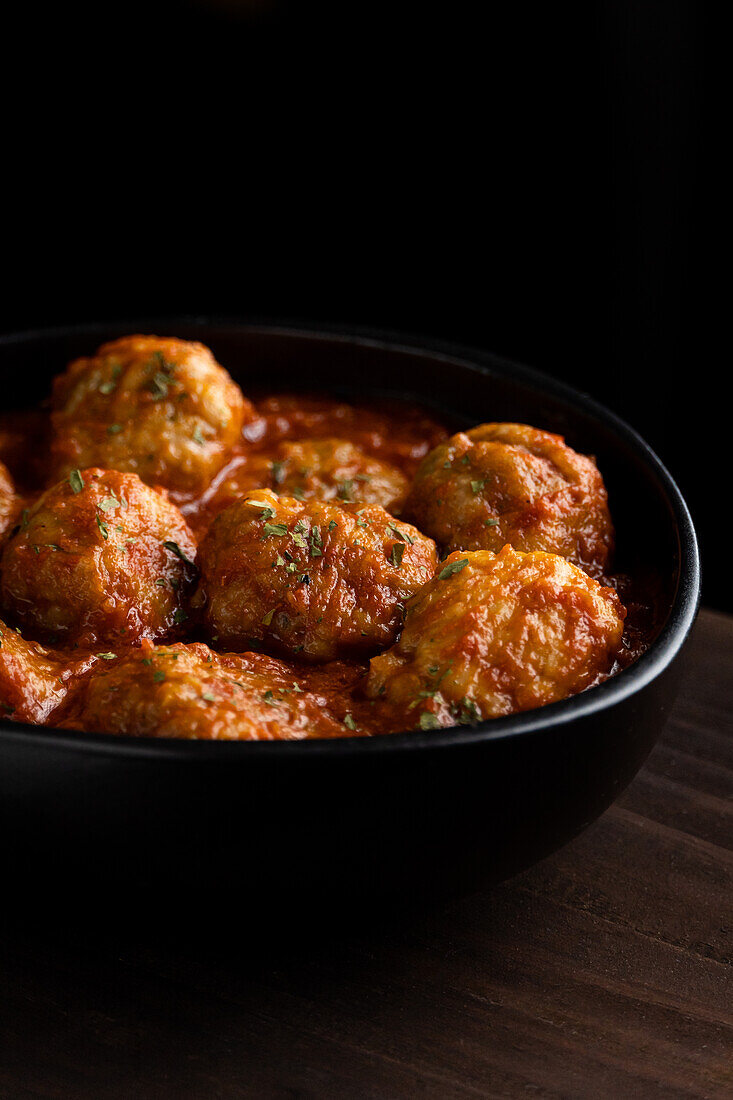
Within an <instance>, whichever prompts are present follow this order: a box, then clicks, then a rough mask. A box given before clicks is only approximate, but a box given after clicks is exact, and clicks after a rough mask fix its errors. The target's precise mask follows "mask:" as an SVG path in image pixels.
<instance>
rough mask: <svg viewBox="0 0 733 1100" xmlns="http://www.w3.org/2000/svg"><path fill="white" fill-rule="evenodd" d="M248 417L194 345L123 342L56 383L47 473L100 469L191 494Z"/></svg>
mask: <svg viewBox="0 0 733 1100" xmlns="http://www.w3.org/2000/svg"><path fill="white" fill-rule="evenodd" d="M253 415H254V413H253V409H252V406H251V405H250V404H249V402H248V401H246V400H245V399H244V397H243V396H242V393H241V391H240V389H239V387H238V386H237V385H236V384H235V383H234V382H233V381H232V379H231V378H230V377H229V375H228V374H227V372H226V371H225V370H224V368H223V367H220V366H219V364H218V363H217V362H216V360H215V359H214V357H213V355H212V354H211V352H210V351H209V349H208V348H206V347H204V346H203V344H196V343H190V342H189V341H186V340H171V339H160V338H158V337H156V336H125V337H123V338H122V339H121V340H115V341H113V342H112V343H110V344H104V345H103V346H102V347H101V348H100V349H99V351H98V352H97V354H96V355H94V356H92V358H90V359H77V360H75V361H74V362H73V363H71V364H70V366H69V367H68V369H67V370H66V372H65V374H62V375H60V376H59V377H58V378H57V379H56V381H55V383H54V390H53V412H52V415H51V423H52V428H53V439H52V443H51V461H52V466H53V471H54V477H55V478H56V477H62V476H64V475H65V474H68V473H69V471H70V470H72V469H75V468H77V467H83V466H104V467H106V468H107V469H114V470H124V471H128V472H131V473H136V474H138V475H139V476H140V477H141V478H142V479H143V481H145V482H147V483H148V484H149V485H162V486H164V487H165V488H167V489H170V490H172V491H174V492H177V493H180V494H182V495H185V494H194V493H201V492H203V490H204V489H205V488H206V486H207V485H208V484H209V482H210V481H211V479H212V478H213V476H214V475H215V474H216V473H217V471H218V470H220V469H221V467H222V466H223V465H224V463H225V462H226V459H227V456H228V454H229V452H230V451H231V449H232V447H233V446H234V444H235V443H236V442H237V440H238V439H239V438H240V433H241V428H242V423H243V421H244V420H245V418H246V419H250V418H251V417H252V416H253Z"/></svg>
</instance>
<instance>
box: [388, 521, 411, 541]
mask: <svg viewBox="0 0 733 1100" xmlns="http://www.w3.org/2000/svg"><path fill="white" fill-rule="evenodd" d="M387 526H388V527H389V529H390V531H391V532H392V534H393V535H394V537H395V538H396V539H399V540H400V542H409V544H410V546H412V545H414V542H415V540H414V538H413V537H412V535H410V534H408V533H407V531H400V529H399V527H395V525H394V524H393V523H388V524H387Z"/></svg>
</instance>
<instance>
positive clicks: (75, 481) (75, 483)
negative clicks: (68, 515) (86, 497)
mask: <svg viewBox="0 0 733 1100" xmlns="http://www.w3.org/2000/svg"><path fill="white" fill-rule="evenodd" d="M69 485H70V486H71V488H72V489H73V490H74V492H75V493H80V492H81V491H82V489H83V488H84V478H83V477H82V476H81V473H80V472H79V470H72V471H71V473H70V474H69Z"/></svg>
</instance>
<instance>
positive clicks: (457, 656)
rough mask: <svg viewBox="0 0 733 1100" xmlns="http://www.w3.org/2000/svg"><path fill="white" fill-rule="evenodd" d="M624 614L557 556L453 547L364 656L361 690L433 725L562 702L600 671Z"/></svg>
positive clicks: (608, 593)
mask: <svg viewBox="0 0 733 1100" xmlns="http://www.w3.org/2000/svg"><path fill="white" fill-rule="evenodd" d="M624 616H625V610H624V608H623V607H622V605H621V603H620V601H619V599H618V596H617V595H616V593H615V592H614V591H613V589H611V588H603V587H602V586H601V585H600V584H599V583H598V582H597V581H595V580H593V579H592V578H591V577H589V576H588V575H587V574H586V573H584V572H583V571H582V570H581V569H579V568H578V567H577V566H575V565H573V564H572V563H571V562H569V561H566V559H565V558H561V557H558V556H557V555H556V554H545V553H543V552H541V551H534V552H532V553H527V554H524V553H521V552H520V551H517V550H513V549H512V547H510V546H505V547H504V549H503V550H502V551H501V553H499V554H494V553H492V552H491V551H490V550H477V551H469V552H468V553H465V552H458V551H457V552H456V553H454V554H451V555H450V557H448V558H447V559H446V561H445V562H444V563H442V564H441V566H440V567H439V569H438V571H437V572H436V575H435V577H433V579H432V580H431V581H429V583H428V584H426V585H425V586H424V588H422V589H421V590H420V592H419V593H418V594H417V595H416V596H415V597H414V598H413V599H412V600H411V601H410V602H409V604H408V605H407V617H406V620H405V628H404V630H403V632H402V635H401V637H400V640H399V641H398V642H397V644H396V645H395V646H393V648H392V649H390V650H389V651H388V652H386V653H383V654H381V655H380V656H378V657H375V658H373V659H372V661H371V666H370V670H369V676H368V679H367V684H366V692H367V695H368V696H369V697H370V698H372V699H378V700H381V701H382V702H383V703H385V704H387V707H388V709H389V710H390V711H392V712H396V713H397V714H399V715H401V716H402V717H403V718H404V726H403V728H405V729H407V728H411V727H418V726H419V727H421V728H422V729H432V728H436V727H438V726H452V725H456V724H460V723H462V722H474V721H479V720H481V719H485V718H496V717H499V716H500V715H503V714H513V713H514V712H516V711H523V710H531V709H533V708H534V707H539V706H543V705H544V704H545V703H552V702H555V701H556V700H558V699H564V698H566V696H568V695H574V694H575V693H576V692H579V691H583V690H584V688H587V687H589V686H590V685H591V684H593V683H594V682H595V681H597V680H598V679H599V678H600V677H601V676H602V675H603V674H604V673H607V672H608V671H609V670H610V668H611V666H612V664H613V660H614V657H615V655H616V653H617V652H618V650H619V647H620V645H621V635H622V633H623V620H624Z"/></svg>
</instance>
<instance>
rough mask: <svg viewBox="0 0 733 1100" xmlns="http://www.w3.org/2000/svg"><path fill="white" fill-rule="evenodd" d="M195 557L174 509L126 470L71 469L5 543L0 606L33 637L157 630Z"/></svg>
mask: <svg viewBox="0 0 733 1100" xmlns="http://www.w3.org/2000/svg"><path fill="white" fill-rule="evenodd" d="M195 555H196V543H195V541H194V538H193V535H192V534H191V531H190V530H189V528H188V526H187V525H186V522H185V520H184V519H183V516H182V515H181V513H180V512H179V511H178V509H177V508H176V507H175V506H174V505H173V504H171V503H170V501H168V500H166V498H165V497H164V496H162V495H161V494H160V493H157V492H155V490H154V489H150V488H149V487H148V486H147V485H144V484H143V483H142V481H140V478H139V477H137V476H136V475H135V474H122V473H118V472H117V471H116V470H101V469H94V468H92V469H90V470H81V471H80V470H72V472H71V474H70V475H69V477H68V478H66V479H64V480H63V481H61V482H59V484H58V485H55V486H54V487H53V488H51V489H49V490H47V491H46V492H45V493H44V494H43V496H41V497H40V499H39V500H38V501H37V502H36V504H35V505H34V506H33V508H31V509H30V510H29V511H28V512H27V513H25V514H24V516H23V519H22V522H21V525H20V527H19V529H18V530H17V531H16V533H15V534H14V535H13V537H12V538H11V539H10V540H9V541H8V543H7V545H6V547H5V550H4V552H3V556H2V563H1V565H0V569H1V570H2V580H1V586H0V591H1V593H2V604H3V607H5V609H6V610H7V611H9V612H12V615H13V616H14V618H15V619H16V620H17V621H18V622H19V623H20V624H21V626H22V627H23V628H24V629H27V630H28V632H29V633H30V634H31V635H32V636H33V635H35V636H38V637H39V638H40V639H41V640H48V641H51V640H53V641H56V642H59V643H61V644H68V643H74V644H79V645H95V644H97V643H98V642H100V641H104V642H106V643H109V644H112V643H114V642H117V641H120V642H122V641H125V642H133V641H135V640H136V639H138V638H146V637H147V638H160V637H165V636H167V634H168V633H169V632H170V631H171V630H172V629H174V628H175V627H176V626H177V625H178V624H180V623H182V622H183V621H184V620H185V619H186V614H187V613H186V604H187V599H188V595H189V590H190V587H191V585H192V582H193V580H194V575H195V569H194V566H193V559H194V558H195Z"/></svg>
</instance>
